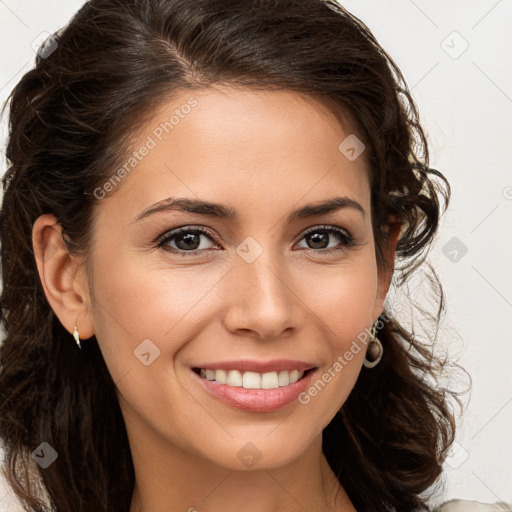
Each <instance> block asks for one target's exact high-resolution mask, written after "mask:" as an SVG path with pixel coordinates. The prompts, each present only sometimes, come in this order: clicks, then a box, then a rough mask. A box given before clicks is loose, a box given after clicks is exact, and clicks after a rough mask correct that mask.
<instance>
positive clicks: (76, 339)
mask: <svg viewBox="0 0 512 512" xmlns="http://www.w3.org/2000/svg"><path fill="white" fill-rule="evenodd" d="M73 338H75V341H76V344H77V345H78V348H79V349H81V348H82V347H81V345H80V334H79V333H78V327H77V326H76V324H75V330H74V331H73Z"/></svg>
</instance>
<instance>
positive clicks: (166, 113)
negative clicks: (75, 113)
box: [113, 87, 369, 209]
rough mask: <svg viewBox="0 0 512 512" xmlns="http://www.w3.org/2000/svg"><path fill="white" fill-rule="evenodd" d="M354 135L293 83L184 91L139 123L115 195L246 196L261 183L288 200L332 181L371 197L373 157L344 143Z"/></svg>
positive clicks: (146, 198) (314, 193)
mask: <svg viewBox="0 0 512 512" xmlns="http://www.w3.org/2000/svg"><path fill="white" fill-rule="evenodd" d="M351 137H354V134H351V133H350V128H349V127H348V125H345V126H342V125H341V124H340V122H339V120H338V118H337V117H335V116H334V115H333V113H332V112H331V111H330V110H329V109H328V108H327V107H326V106H325V105H324V104H322V103H320V102H318V101H316V100H315V99H313V98H311V97H308V96H305V95H302V94H299V93H296V92H293V91H288V90H281V91H260V90H252V89H244V88H232V87H215V88H209V89H201V90H194V91H192V90H182V91H180V93H179V94H176V95H174V96H173V98H172V99H170V100H168V101H165V102H163V103H162V104H161V105H160V106H159V107H158V108H157V109H156V110H155V111H154V112H153V113H152V115H151V116H150V117H149V118H148V119H146V121H145V122H144V124H143V125H142V128H141V129H139V130H137V134H136V135H134V137H133V138H132V146H131V148H130V152H129V154H128V155H127V158H126V160H125V163H124V167H125V171H127V172H124V173H122V174H124V175H125V176H124V177H123V179H122V180H121V182H120V183H119V184H118V185H117V190H114V192H115V194H113V196H117V198H118V200H119V201H125V202H126V203H127V204H128V205H129V207H130V208H131V209H143V208H145V207H147V206H148V205H149V203H151V202H152V201H158V200H162V199H163V198H165V197H167V196H171V195H173V196H174V195H180V196H188V197H194V196H195V197H197V196H200V197H201V199H209V198H211V199H213V198H214V199H215V201H217V202H219V201H223V200H225V202H232V201H233V200H237V199H238V200H239V202H240V203H241V204H245V205H247V204H248V203H247V200H250V199H251V197H252V198H254V199H255V200H256V198H258V200H261V199H262V196H261V193H262V191H263V190H264V191H265V198H266V199H267V200H268V201H269V202H273V203H275V202H276V201H277V202H278V203H281V204H283V205H284V203H283V200H286V202H289V201H291V200H294V201H295V202H297V201H299V200H300V199H301V197H305V196H307V197H305V199H306V200H307V201H311V200H315V199H318V198H325V195H326V194H327V195H328V194H331V193H333V190H334V189H336V190H338V191H340V192H344V193H345V195H350V196H353V197H354V198H357V199H358V200H359V201H360V202H364V201H365V200H367V199H368V196H369V194H368V190H369V182H368V173H367V165H366V161H365V158H364V151H363V152H362V154H361V155H360V156H359V157H358V158H355V159H354V158H350V157H353V154H351V153H347V152H346V149H347V148H346V146H347V144H346V141H347V140H348V141H349V142H350V141H351ZM356 144H357V143H356ZM349 145H350V144H349ZM352 145H353V144H352ZM349 149H350V148H349ZM356 150H357V151H360V150H361V148H360V147H356ZM129 159H131V162H130V163H128V160H129ZM127 163H128V165H126V164H127ZM366 206H369V205H366Z"/></svg>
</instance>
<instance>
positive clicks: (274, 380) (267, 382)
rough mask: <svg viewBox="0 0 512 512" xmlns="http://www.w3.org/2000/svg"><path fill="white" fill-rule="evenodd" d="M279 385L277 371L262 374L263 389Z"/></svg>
mask: <svg viewBox="0 0 512 512" xmlns="http://www.w3.org/2000/svg"><path fill="white" fill-rule="evenodd" d="M278 387H279V377H278V376H277V372H269V373H264V374H263V375H262V376H261V389H274V388H278Z"/></svg>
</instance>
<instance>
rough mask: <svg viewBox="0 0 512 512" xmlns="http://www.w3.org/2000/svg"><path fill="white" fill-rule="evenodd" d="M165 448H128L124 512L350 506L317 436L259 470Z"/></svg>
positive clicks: (333, 511) (298, 511)
mask: <svg viewBox="0 0 512 512" xmlns="http://www.w3.org/2000/svg"><path fill="white" fill-rule="evenodd" d="M166 452H167V455H165V453H166ZM166 452H165V451H162V449H160V448H159V449H156V450H155V451H153V450H151V449H150V448H149V447H148V446H146V447H145V449H144V450H143V452H141V453H138V452H137V451H135V452H133V451H132V453H133V461H134V467H135V476H136V483H135V488H134V493H133V497H132V502H131V507H130V512H164V511H165V512H168V511H169V510H171V509H172V510H183V511H184V512H218V511H222V512H235V511H240V510H244V512H281V511H284V510H285V511H286V512H303V511H304V510H315V512H356V510H355V508H354V507H353V505H352V504H351V502H350V499H349V498H348V496H347V494H346V492H345V491H344V489H343V487H342V486H341V485H340V483H339V481H338V480H337V478H336V476H335V475H334V473H333V472H332V470H331V468H330V467H329V465H328V463H327V460H326V459H325V456H324V455H323V453H322V451H321V436H320V437H319V438H318V439H316V440H315V442H314V443H312V444H311V445H310V446H309V447H308V448H307V450H306V451H305V452H304V453H303V454H302V455H301V456H300V457H299V458H298V459H296V460H294V461H292V462H291V463H290V464H287V465H286V466H281V467H276V468H267V469H260V470H257V469H251V470H249V471H233V470H230V469H227V468H223V467H220V466H217V465H215V464H213V463H212V462H211V461H208V460H205V459H201V458H199V457H197V456H195V455H193V454H190V453H186V452H183V451H181V450H179V449H177V448H176V447H172V448H168V450H166Z"/></svg>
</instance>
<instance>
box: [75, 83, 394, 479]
mask: <svg viewBox="0 0 512 512" xmlns="http://www.w3.org/2000/svg"><path fill="white" fill-rule="evenodd" d="M187 105H188V106H187ZM173 116H174V117H173ZM166 123H167V124H166ZM349 135H350V132H349V131H344V130H343V129H342V127H341V126H340V125H339V123H337V122H336V120H335V118H334V117H332V116H331V115H330V114H329V112H328V111H327V110H326V109H325V108H323V107H322V106H321V105H320V104H318V103H316V102H314V101H313V100H311V99H309V100H307V99H305V98H304V97H303V96H300V95H298V94H297V93H294V92H290V91H280V92H269V91H267V92H255V91H252V90H248V89H228V88H226V87H224V88H220V87H219V88H217V89H209V90H201V91H185V92H182V93H181V94H180V95H179V96H176V97H175V98H174V99H173V100H172V101H171V102H169V103H168V104H166V105H165V106H164V107H162V108H160V109H159V110H158V112H157V113H156V114H155V116H154V118H153V119H151V121H149V122H148V123H147V124H146V125H145V127H144V129H143V130H142V131H141V132H140V135H139V136H138V138H137V140H136V141H135V142H134V144H133V150H134V151H135V153H134V154H132V160H131V161H129V160H128V158H127V165H126V166H125V172H124V173H123V172H122V171H120V172H117V170H114V171H113V174H116V173H117V174H116V176H117V178H113V179H112V180H110V186H109V185H108V184H104V188H102V189H101V190H99V189H97V190H96V195H97V196H98V197H101V195H102V190H107V191H111V194H110V195H108V196H107V197H105V198H104V199H101V200H100V201H99V204H98V206H97V209H96V216H95V219H94V227H93V228H94V240H93V246H92V247H93V252H92V259H91V263H90V267H89V286H90V294H91V302H90V316H91V319H92V325H93V327H94V332H95V335H96V337H97V340H98V342H99V345H100V347H101V350H102V353H103V355H104V357H105V361H106V363H107V365H108V368H109V370H110V372H111V374H112V377H113V380H114V381H115V383H116V385H117V387H118V390H119V400H120V405H121V408H122V411H123V415H124V418H125V422H126V425H127V429H128V432H129V435H130V440H131V443H132V444H134V445H135V449H139V450H143V449H144V447H148V449H149V446H153V448H154V447H155V446H158V447H160V448H162V449H165V447H168V448H171V447H172V449H179V450H183V451H184V452H185V453H188V454H190V455H191V456H198V457H200V458H201V459H205V460H209V461H210V462H212V463H214V464H218V465H221V466H223V467H226V468H233V469H235V468H236V469H241V468H242V469H243V468H244V464H245V465H246V466H248V464H247V462H246V461H247V459H246V458H244V457H246V456H247V455H249V458H250V457H253V458H254V457H256V458H259V459H260V460H259V461H258V467H260V468H261V467H273V466H274V467H275V466H279V465H283V464H285V463H287V462H290V461H292V460H293V459H295V458H297V457H298V456H299V455H300V454H301V453H302V452H304V450H306V448H307V447H308V446H310V445H311V443H312V442H313V440H315V439H316V440H318V437H319V436H320V435H321V432H322V429H323V428H324V427H325V426H326V425H327V424H328V423H329V421H330V420H331V419H332V417H333V416H334V414H335V413H336V411H337V410H338V409H339V408H340V406H341V405H342V404H343V403H344V401H345V400H346V398H347V396H348V394H349V393H350V391H351V389H352V388H353V386H354V384H355V381H356V379H357V377H358V374H359V372H360V370H361V365H362V362H363V358H364V352H365V350H364V348H365V347H364V346H363V347H362V349H360V350H355V349H354V344H353V341H354V340H357V339H358V335H360V334H361V333H363V332H365V329H368V328H370V327H371V326H372V324H373V323H374V322H375V321H376V319H377V317H378V316H379V314H380V313H381V312H382V308H383V301H384V298H385V293H386V290H387V284H388V283H387V281H386V280H385V279H383V278H382V276H381V277H380V278H379V275H378V272H377V266H376V260H375V247H374V239H373V233H372V225H371V210H370V188H369V180H368V171H367V169H366V162H365V158H364V156H365V155H364V152H363V153H362V154H361V155H360V156H359V157H357V154H358V153H359V152H360V150H361V146H359V145H357V144H358V143H357V141H355V143H354V139H348V140H347V141H346V142H345V143H344V144H342V146H341V149H340V148H339V146H340V144H341V143H342V142H343V141H344V140H345V139H346V138H347V137H348V136H349ZM354 144H356V145H355V146H354ZM351 147H352V148H354V151H351ZM144 148H146V149H144ZM128 170H129V171H128ZM124 174H126V176H124ZM119 177H121V181H119ZM335 198H339V201H338V203H337V204H338V206H337V207H330V208H318V209H315V208H314V207H317V206H319V205H321V204H323V203H324V202H326V201H333V200H334V199H335ZM174 202H177V203H174ZM173 203H174V205H173ZM296 212H300V213H296ZM200 230H201V231H200ZM83 343H87V342H86V341H84V342H83ZM359 345H361V344H359ZM351 347H352V348H351ZM347 351H349V352H351V354H352V356H353V357H352V358H351V360H350V361H349V360H348V358H347V357H344V355H345V354H346V352H347ZM339 357H342V358H343V361H344V364H341V366H342V368H341V369H340V368H339V366H337V368H338V369H337V370H333V366H334V365H335V363H336V361H338V362H339V361H340V359H339ZM200 368H202V369H205V370H206V369H208V370H210V371H209V372H208V374H207V377H208V378H205V377H201V375H200V373H201V372H200V370H198V369H200ZM308 368H309V369H311V368H313V369H312V370H310V371H308V372H305V374H304V376H303V377H302V379H300V380H299V381H297V382H296V383H295V384H288V385H286V382H287V378H288V380H289V379H290V378H291V379H292V381H293V380H294V379H295V378H297V376H300V375H301V374H300V373H299V374H297V372H296V371H295V372H294V371H293V370H307V369H308ZM329 369H330V372H329ZM214 370H219V371H214ZM223 370H225V372H224V371H223ZM237 370H239V371H240V373H238V371H237ZM289 371H291V373H288V372H289ZM366 371H368V370H366ZM246 372H247V374H246V375H244V374H245V373H246ZM262 374H266V375H265V376H263V377H262ZM325 375H327V377H326V378H325V379H324V380H323V381H322V382H323V383H324V384H323V385H322V386H319V385H317V388H318V389H317V392H316V393H315V392H314V391H313V392H312V393H310V392H309V390H310V388H312V387H314V385H315V382H317V381H318V380H319V379H320V380H322V376H324V377H325ZM329 375H330V376H331V378H330V379H328V376H329ZM213 377H216V378H218V381H215V382H214V381H211V380H209V378H213ZM240 377H241V380H239V379H240ZM224 378H227V379H229V380H228V382H227V383H222V382H223V379H224ZM327 380H328V382H325V381H327ZM262 382H263V383H262ZM240 384H243V385H242V386H240ZM280 384H281V385H280ZM262 385H263V386H265V387H267V389H259V390H257V389H250V388H251V387H261V386H262ZM276 385H277V386H279V387H278V388H275V386H276ZM245 386H247V389H246V387H245ZM249 443H250V444H249ZM137 447H138V448H137Z"/></svg>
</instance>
